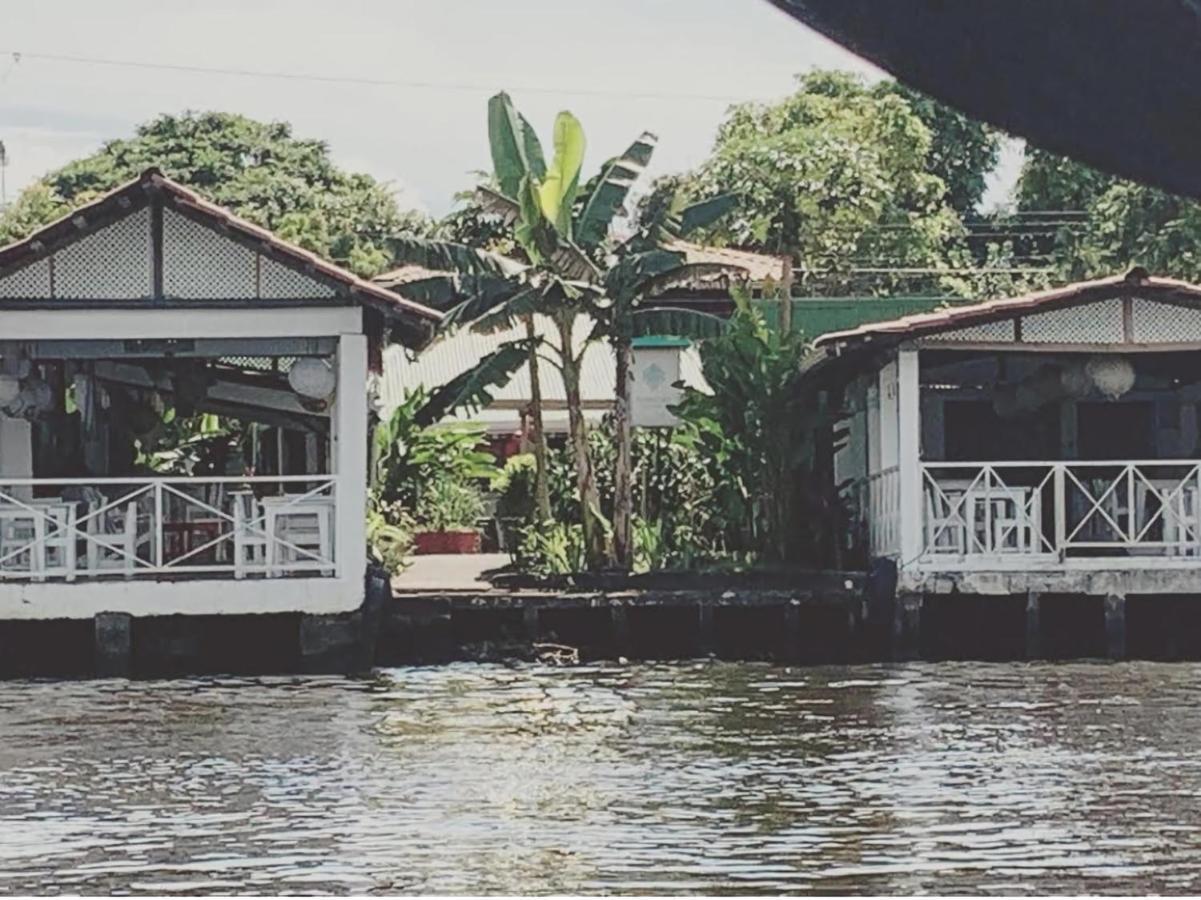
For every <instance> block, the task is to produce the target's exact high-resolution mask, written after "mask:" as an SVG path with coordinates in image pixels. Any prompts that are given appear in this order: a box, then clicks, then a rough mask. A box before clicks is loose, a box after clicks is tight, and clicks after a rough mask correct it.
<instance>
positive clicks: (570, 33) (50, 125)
mask: <svg viewBox="0 0 1201 900" xmlns="http://www.w3.org/2000/svg"><path fill="white" fill-rule="evenodd" d="M14 53H19V54H21V55H20V58H19V60H18V59H17V58H15V57H14V55H13V54H14ZM44 55H54V56H58V57H74V58H77V59H78V58H84V59H88V60H92V61H91V62H81V61H69V60H65V59H46V58H43V56H44ZM96 60H107V61H119V62H129V63H141V64H159V65H164V66H175V67H189V66H194V67H201V68H205V69H235V70H240V71H244V72H245V71H250V72H255V73H276V74H278V75H285V76H288V77H261V76H260V77H252V76H247V75H235V74H214V73H212V72H193V71H183V70H180V69H158V68H138V67H128V66H118V65H105V64H101V63H99V62H96ZM813 68H839V69H848V70H851V71H855V72H859V73H861V74H863V75H864V76H865V77H867V78H871V79H875V78H880V77H883V75H882V73H880V72H879V71H878V70H876V69H874V68H873V67H871V66H870V65H869V64H867V63H865V62H863V61H862V60H860V59H858V58H857V57H855V56H854V55H852V54H851V53H849V52H848V51H845V50H843V49H842V48H841V47H839V46H838V45H836V44H833V43H831V42H830V41H827V40H826V39H825V38H823V37H821V36H820V35H818V34H816V33H815V32H813V31H811V30H809V29H807V28H806V27H805V26H803V25H801V24H800V23H798V22H796V21H795V20H793V19H791V18H789V17H788V16H786V15H784V14H783V13H781V12H779V11H778V10H776V9H775V8H774V7H773V6H771V5H770V4H768V3H767V2H766V0H608V2H607V3H605V4H603V5H602V6H598V5H596V4H594V3H588V2H586V0H338V2H337V3H330V2H329V0H320V2H319V0H206V2H203V3H198V2H195V0H153V2H151V0H105V2H104V3H97V2H95V0H59V2H56V3H21V4H18V3H13V2H10V3H6V4H4V10H3V17H2V19H0V141H3V143H4V144H5V147H6V149H7V152H8V159H9V163H8V167H7V170H6V172H5V176H6V191H7V196H8V199H9V200H11V199H13V197H15V195H16V193H17V192H18V191H19V190H20V188H22V187H24V186H25V185H27V184H29V183H30V182H32V181H33V180H35V179H36V178H38V177H39V176H41V175H42V174H44V173H45V172H47V171H49V170H51V169H53V168H55V167H57V166H60V165H62V164H63V163H65V162H68V161H69V160H72V159H75V158H77V157H79V156H82V155H85V154H87V153H90V152H92V151H94V150H95V149H97V148H98V147H99V146H100V145H101V144H102V143H103V142H104V141H106V140H110V139H112V138H118V137H127V136H129V135H131V134H132V132H133V130H134V128H135V127H136V125H137V124H138V123H140V122H143V121H146V120H148V119H150V118H152V117H154V116H155V115H158V114H160V113H168V112H169V113H179V112H183V111H185V110H189V109H191V110H222V111H231V112H239V113H243V114H245V115H248V116H252V117H254V118H259V119H271V120H285V121H288V122H291V123H292V125H293V128H294V133H295V134H296V135H298V136H301V137H306V138H318V139H321V140H324V141H326V142H327V143H328V144H329V145H330V147H331V151H332V153H333V156H334V159H335V161H336V162H337V163H338V164H340V165H342V166H343V167H345V168H349V169H353V170H357V171H364V172H367V173H369V174H371V175H373V176H375V177H376V178H378V179H380V180H382V181H386V182H389V183H390V184H391V185H392V186H393V188H394V189H395V190H396V192H397V195H398V198H399V199H400V201H401V204H402V205H403V206H406V207H414V208H417V209H422V210H424V211H427V212H430V213H433V214H435V215H440V214H443V213H445V212H446V211H447V210H448V209H449V208H450V207H451V205H452V203H453V195H454V193H455V192H456V191H459V190H462V189H464V188H465V187H467V186H469V185H470V184H471V183H473V181H474V178H473V176H472V173H473V172H475V171H477V170H481V169H484V168H487V167H488V148H487V134H486V111H485V104H486V101H487V98H488V97H489V96H490V95H491V94H493V93H495V92H496V91H497V90H500V89H504V90H507V91H509V93H510V94H512V95H513V98H514V100H515V102H516V104H517V106H518V108H519V109H521V110H522V111H523V112H524V113H525V115H526V116H527V117H528V118H529V119H530V120H531V121H532V122H533V123H534V125H535V127H536V128H538V129H539V130H540V131H543V132H544V133H546V132H549V130H550V126H551V122H552V121H553V118H554V115H555V113H556V112H557V111H558V110H560V109H564V108H569V109H571V110H572V112H574V113H575V114H576V115H577V116H578V117H579V118H580V120H581V121H582V122H583V124H584V128H585V131H586V133H587V137H588V146H589V153H588V159H587V160H586V161H585V171H588V170H589V169H590V168H591V167H595V166H596V165H599V163H600V162H601V161H603V160H604V159H606V158H608V157H610V156H612V155H614V154H615V153H617V152H619V151H620V150H622V149H623V148H624V147H625V146H626V145H628V144H629V142H630V141H631V140H632V139H633V138H634V137H636V136H637V134H638V133H639V132H641V131H643V130H649V131H653V132H655V133H656V134H658V135H659V139H660V142H659V149H658V151H657V153H656V157H655V160H654V164H653V167H652V170H651V173H650V174H651V175H652V176H653V175H659V174H663V173H667V172H674V171H680V170H683V169H687V168H689V167H691V166H694V165H696V164H697V163H699V162H700V161H701V160H702V159H704V157H705V156H706V154H707V152H708V151H709V149H710V147H711V146H712V142H713V137H714V133H715V131H716V128H717V125H718V124H719V122H720V121H721V118H722V115H723V113H724V111H725V110H726V108H727V107H728V106H729V105H730V104H731V103H734V102H737V101H739V100H773V99H777V98H779V97H782V96H784V95H786V94H787V93H788V92H789V91H790V89H791V87H792V85H793V82H794V77H795V76H796V75H797V74H798V73H802V72H805V71H808V70H810V69H813ZM295 76H311V77H308V78H302V77H295ZM320 79H326V80H320ZM338 79H347V80H349V81H340V80H338ZM381 82H384V83H381ZM1020 159H1021V154H1020V147H1018V146H1017V145H1016V144H1014V145H1011V146H1009V147H1007V149H1006V152H1005V154H1004V156H1003V159H1002V163H1001V166H1000V167H999V171H998V173H997V174H996V175H995V177H994V178H993V179H992V182H991V183H990V190H989V193H988V195H986V198H985V205H986V206H989V205H993V204H995V203H997V202H1001V201H1003V200H1004V199H1005V197H1006V196H1007V195H1008V192H1009V190H1010V189H1011V187H1012V184H1013V182H1014V180H1015V179H1016V175H1017V169H1018V166H1019V165H1020Z"/></svg>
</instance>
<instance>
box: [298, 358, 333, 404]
mask: <svg viewBox="0 0 1201 900" xmlns="http://www.w3.org/2000/svg"><path fill="white" fill-rule="evenodd" d="M288 384H290V385H291V386H292V390H294V391H295V392H296V393H298V394H300V396H302V397H309V398H311V399H313V400H324V399H326V398H327V397H329V396H331V395H332V394H333V392H334V389H335V388H336V387H337V386H338V375H337V373H336V372H334V367H333V365H332V364H331V363H330V361H329V360H328V359H319V358H317V357H314V356H306V357H303V358H301V359H298V360H296V362H295V363H294V364H293V365H292V368H291V369H290V370H289V371H288Z"/></svg>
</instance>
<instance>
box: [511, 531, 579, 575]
mask: <svg viewBox="0 0 1201 900" xmlns="http://www.w3.org/2000/svg"><path fill="white" fill-rule="evenodd" d="M519 535H520V539H519V541H518V545H517V551H516V553H515V554H514V561H515V563H516V565H517V568H518V569H520V570H521V571H522V572H525V573H527V574H529V575H534V576H537V577H539V578H545V577H547V576H549V575H570V574H573V573H575V572H582V571H584V570H585V568H586V567H587V557H586V554H585V552H584V529H583V527H582V526H580V525H579V524H578V523H576V522H538V523H534V524H531V525H527V526H525V527H524V528H522V529H521V530H520V532H519Z"/></svg>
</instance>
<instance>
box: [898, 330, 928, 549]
mask: <svg viewBox="0 0 1201 900" xmlns="http://www.w3.org/2000/svg"><path fill="white" fill-rule="evenodd" d="M921 433H922V416H921V385H920V382H919V377H918V351H917V350H901V351H900V353H899V354H898V355H897V460H898V466H899V469H900V471H899V473H898V474H899V476H900V481H901V564H902V565H905V564H908V563H912V562H913V561H914V560H916V559H917V558H918V556H920V555H921V552H922V515H923V509H922V506H923V504H922V495H923V486H922V469H921Z"/></svg>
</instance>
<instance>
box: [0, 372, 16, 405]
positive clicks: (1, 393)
mask: <svg viewBox="0 0 1201 900" xmlns="http://www.w3.org/2000/svg"><path fill="white" fill-rule="evenodd" d="M20 393H21V382H20V381H19V380H18V379H17V376H15V375H0V406H8V404H10V403H12V402H13V401H14V400H16V399H17V395H18V394H20Z"/></svg>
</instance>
